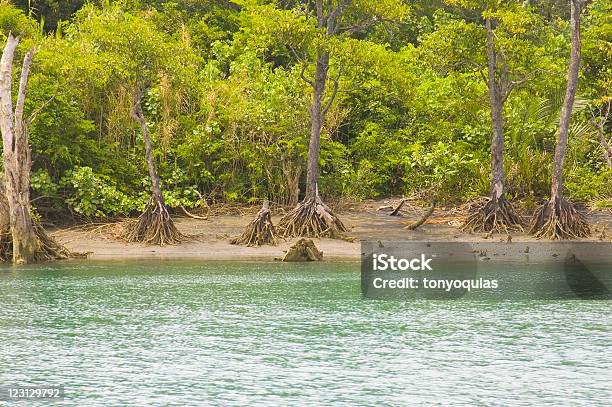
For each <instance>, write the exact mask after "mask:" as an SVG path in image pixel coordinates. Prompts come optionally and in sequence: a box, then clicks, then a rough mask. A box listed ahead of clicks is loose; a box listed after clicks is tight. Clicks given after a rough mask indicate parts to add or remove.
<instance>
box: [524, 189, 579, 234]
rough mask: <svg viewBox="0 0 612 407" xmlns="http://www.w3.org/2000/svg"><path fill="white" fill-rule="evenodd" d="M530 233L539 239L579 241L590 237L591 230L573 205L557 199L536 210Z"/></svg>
mask: <svg viewBox="0 0 612 407" xmlns="http://www.w3.org/2000/svg"><path fill="white" fill-rule="evenodd" d="M529 233H530V234H532V235H534V236H535V237H536V238H538V239H541V238H545V239H551V240H561V239H579V238H581V237H588V236H590V235H591V229H590V227H589V224H588V222H587V221H586V219H585V217H584V215H582V214H581V213H580V212H579V211H578V210H577V209H576V208H575V207H574V205H573V204H572V203H570V202H568V201H566V200H565V199H563V198H557V199H551V200H550V201H548V202H547V203H545V204H544V205H541V206H540V207H538V208H537V209H536V211H535V212H534V214H533V218H532V220H531V228H530V230H529Z"/></svg>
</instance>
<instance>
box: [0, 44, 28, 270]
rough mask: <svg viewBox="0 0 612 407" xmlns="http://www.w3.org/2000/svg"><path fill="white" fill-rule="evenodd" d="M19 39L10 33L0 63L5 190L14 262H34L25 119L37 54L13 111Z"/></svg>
mask: <svg viewBox="0 0 612 407" xmlns="http://www.w3.org/2000/svg"><path fill="white" fill-rule="evenodd" d="M18 44H19V38H16V37H13V35H12V34H9V36H8V39H7V42H6V47H5V48H4V52H3V54H2V61H1V62H0V128H1V130H2V144H3V148H4V150H3V159H4V190H5V194H6V198H7V201H8V204H9V218H10V225H11V234H12V239H13V262H14V263H15V264H23V263H28V262H30V261H33V260H34V256H35V253H36V251H37V239H36V234H35V232H34V223H33V221H32V215H31V212H30V167H31V165H32V163H31V158H30V147H29V141H28V126H27V123H26V122H25V119H24V117H23V112H24V103H25V97H26V89H27V85H28V77H29V74H30V66H31V64H32V58H33V55H34V53H33V51H30V52H28V53H27V54H26V56H25V58H24V60H23V66H22V70H21V80H20V83H19V91H18V94H17V104H16V106H15V111H14V112H13V105H12V92H11V90H12V79H13V78H12V72H13V58H14V54H15V50H16V48H17V45H18Z"/></svg>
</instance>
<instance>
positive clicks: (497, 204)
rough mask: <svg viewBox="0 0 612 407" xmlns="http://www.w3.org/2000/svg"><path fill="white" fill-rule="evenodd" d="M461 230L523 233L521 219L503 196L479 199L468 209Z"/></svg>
mask: <svg viewBox="0 0 612 407" xmlns="http://www.w3.org/2000/svg"><path fill="white" fill-rule="evenodd" d="M461 230H463V231H464V232H469V233H472V232H498V233H507V232H508V231H522V230H523V226H522V222H521V218H520V217H519V216H518V214H517V213H516V211H515V210H514V207H513V206H512V204H511V203H510V201H508V200H507V199H506V198H505V197H504V196H503V195H502V196H501V197H499V198H493V197H488V198H485V199H479V200H478V201H477V203H476V204H474V205H471V207H470V208H469V209H468V215H467V218H466V220H465V223H464V224H463V226H462V228H461Z"/></svg>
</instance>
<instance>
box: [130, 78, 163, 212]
mask: <svg viewBox="0 0 612 407" xmlns="http://www.w3.org/2000/svg"><path fill="white" fill-rule="evenodd" d="M142 97H143V91H142V89H138V91H137V93H136V98H135V103H134V108H133V110H132V118H133V119H134V120H136V121H137V122H138V123H139V124H140V129H141V130H142V138H143V139H144V143H145V156H146V159H147V166H148V167H149V177H150V178H151V193H152V198H153V200H155V201H156V203H157V204H158V205H160V206H163V207H165V202H164V197H163V195H162V193H161V186H160V185H161V181H160V179H159V175H158V174H157V169H156V168H155V163H154V162H153V153H152V148H151V138H150V137H149V127H148V126H147V121H146V120H145V117H144V112H143V111H142Z"/></svg>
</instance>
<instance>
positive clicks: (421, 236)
mask: <svg viewBox="0 0 612 407" xmlns="http://www.w3.org/2000/svg"><path fill="white" fill-rule="evenodd" d="M391 202H393V201H389V203H391ZM382 204H385V202H383V201H378V202H366V203H364V204H362V205H360V206H359V207H355V208H347V209H346V210H344V211H340V212H339V213H340V216H341V219H342V220H343V222H344V223H345V225H346V226H347V227H348V228H349V230H350V235H351V236H354V237H355V242H352V243H351V242H345V241H340V240H332V239H315V244H316V245H317V246H318V247H319V249H320V250H322V251H323V253H324V258H325V259H327V260H336V261H358V260H359V258H360V253H361V250H360V249H361V245H360V241H362V240H382V241H389V240H416V241H457V242H482V243H483V244H485V243H486V244H487V245H491V244H492V243H502V242H505V243H507V240H508V235H493V236H491V237H488V238H487V239H484V238H483V235H482V234H466V233H463V232H461V231H460V230H459V225H460V222H459V219H460V218H459V217H458V215H457V213H456V212H455V211H448V210H436V211H435V212H434V214H433V216H432V217H431V218H430V219H429V220H428V222H427V223H426V224H425V225H423V226H422V227H421V228H419V230H417V231H408V230H405V229H404V226H405V225H406V224H407V223H410V222H411V221H413V220H415V219H417V218H418V216H419V214H420V211H422V210H424V209H422V208H414V207H408V208H407V209H406V211H405V212H404V213H403V216H401V217H392V216H389V215H388V214H386V213H385V212H383V211H377V210H376V209H377V208H378V207H379V206H380V205H382ZM254 212H255V210H252V211H248V210H247V211H243V213H242V214H241V213H240V212H236V214H231V215H219V216H213V217H211V219H210V220H195V219H191V218H176V219H175V221H176V224H177V227H178V228H179V229H180V230H181V231H182V232H184V233H188V234H198V235H200V236H201V237H200V238H199V239H198V240H196V241H193V242H188V243H183V244H181V245H177V246H165V247H157V246H146V245H140V244H126V243H123V242H119V241H115V240H112V239H108V238H105V237H104V236H102V235H100V234H95V233H91V232H87V231H84V230H78V229H74V228H72V229H59V230H54V231H52V235H53V236H55V237H56V238H57V239H58V240H60V241H61V242H62V243H64V244H65V245H66V246H67V247H68V248H70V249H71V250H74V251H79V252H91V255H90V256H89V258H90V259H94V260H104V259H108V260H111V259H113V260H116V259H151V258H164V259H203V260H272V259H274V258H276V257H281V256H282V255H283V254H284V251H285V250H287V248H288V247H289V246H291V244H293V243H294V242H295V240H296V239H288V240H286V241H284V240H281V241H280V243H279V245H278V246H262V247H257V248H255V247H242V246H234V245H231V244H229V237H231V236H235V235H238V234H240V233H241V232H242V230H243V228H244V227H245V225H246V224H247V223H248V222H249V221H250V220H251V218H252V213H254ZM279 218H280V215H278V214H277V216H274V222H278V220H279ZM589 221H590V222H591V224H592V225H593V230H594V234H593V237H592V238H591V239H587V240H591V241H598V242H599V241H601V239H600V231H601V229H602V227H603V225H607V226H606V230H607V231H608V232H607V234H606V237H605V238H604V241H607V242H610V241H612V214H610V212H597V213H591V214H589ZM511 241H512V244H510V245H504V247H507V248H512V249H511V250H509V251H508V253H515V255H516V256H520V253H521V251H524V247H519V246H520V244H521V243H528V242H535V241H536V240H535V239H533V238H532V237H531V236H529V235H527V234H525V233H513V234H512V236H511ZM508 256H510V257H511V255H508Z"/></svg>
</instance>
